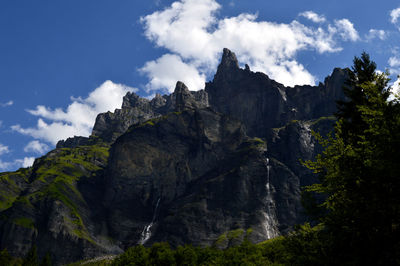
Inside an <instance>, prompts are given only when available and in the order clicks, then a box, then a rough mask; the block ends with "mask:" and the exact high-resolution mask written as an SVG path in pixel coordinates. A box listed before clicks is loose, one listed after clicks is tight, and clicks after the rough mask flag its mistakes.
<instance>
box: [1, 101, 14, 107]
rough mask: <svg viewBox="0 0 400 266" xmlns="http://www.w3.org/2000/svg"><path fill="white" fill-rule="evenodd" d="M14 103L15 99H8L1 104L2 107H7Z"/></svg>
mask: <svg viewBox="0 0 400 266" xmlns="http://www.w3.org/2000/svg"><path fill="white" fill-rule="evenodd" d="M13 104H14V102H13V101H8V102H5V103H0V106H1V107H7V106H11V105H13Z"/></svg>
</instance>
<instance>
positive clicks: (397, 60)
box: [388, 56, 400, 67]
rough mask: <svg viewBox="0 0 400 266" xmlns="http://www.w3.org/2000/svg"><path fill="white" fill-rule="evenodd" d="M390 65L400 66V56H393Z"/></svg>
mask: <svg viewBox="0 0 400 266" xmlns="http://www.w3.org/2000/svg"><path fill="white" fill-rule="evenodd" d="M388 63H389V66H390V67H399V66H400V58H398V57H396V56H392V57H390V58H389V60H388Z"/></svg>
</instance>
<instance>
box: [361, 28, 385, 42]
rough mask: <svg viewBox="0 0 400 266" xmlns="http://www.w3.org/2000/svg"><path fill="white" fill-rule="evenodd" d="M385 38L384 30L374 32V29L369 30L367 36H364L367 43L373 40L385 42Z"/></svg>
mask: <svg viewBox="0 0 400 266" xmlns="http://www.w3.org/2000/svg"><path fill="white" fill-rule="evenodd" d="M386 37H387V33H386V32H385V31H384V30H376V29H370V30H369V32H368V34H367V35H366V39H367V40H368V41H370V40H373V39H376V38H378V39H380V40H385V39H386Z"/></svg>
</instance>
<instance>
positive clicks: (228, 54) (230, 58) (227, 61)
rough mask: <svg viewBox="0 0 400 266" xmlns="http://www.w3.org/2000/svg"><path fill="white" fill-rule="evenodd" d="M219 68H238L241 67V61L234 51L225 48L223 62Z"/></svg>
mask: <svg viewBox="0 0 400 266" xmlns="http://www.w3.org/2000/svg"><path fill="white" fill-rule="evenodd" d="M218 68H223V69H226V70H228V69H232V68H233V69H238V68H239V62H238V60H237V58H236V55H235V53H234V52H232V51H231V50H229V49H228V48H224V50H223V53H222V59H221V63H220V65H219V67H218Z"/></svg>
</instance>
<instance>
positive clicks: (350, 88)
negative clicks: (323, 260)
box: [306, 53, 400, 265]
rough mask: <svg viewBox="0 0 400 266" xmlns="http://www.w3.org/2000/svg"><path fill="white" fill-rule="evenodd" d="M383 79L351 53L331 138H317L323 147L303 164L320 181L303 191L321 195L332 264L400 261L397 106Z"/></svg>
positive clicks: (399, 116) (364, 59)
mask: <svg viewBox="0 0 400 266" xmlns="http://www.w3.org/2000/svg"><path fill="white" fill-rule="evenodd" d="M388 81H389V79H388V73H377V72H376V64H375V63H374V62H372V61H371V60H370V58H369V56H368V54H366V53H363V54H362V55H361V58H357V57H355V59H354V65H353V67H352V69H351V70H349V80H348V82H347V83H346V87H345V88H344V92H345V95H346V96H347V97H348V99H347V101H342V102H339V103H338V107H339V112H338V113H337V114H336V116H337V119H338V122H337V124H336V126H335V133H334V136H331V137H329V138H328V139H322V138H321V137H319V139H320V141H321V143H322V144H323V145H324V146H325V150H324V152H323V153H322V154H320V155H318V156H317V158H316V161H314V162H307V163H306V166H308V167H309V168H310V169H312V170H314V172H315V173H318V174H319V177H320V180H321V183H320V184H315V185H312V186H310V187H308V189H307V190H308V191H311V192H316V193H321V194H323V195H324V196H325V201H324V202H323V204H322V205H321V207H323V209H325V212H323V215H322V216H321V217H320V218H319V220H320V222H321V223H322V224H323V225H324V226H325V232H326V233H327V234H328V235H329V238H328V239H330V240H331V241H329V250H330V257H331V258H332V259H333V261H332V262H333V264H335V263H336V264H337V263H339V264H342V265H362V264H365V265H385V264H386V265H392V264H396V263H399V262H400V261H398V255H399V250H400V244H399V243H400V241H399V239H400V238H399V237H400V235H399V233H400V197H399V195H400V163H399V158H400V107H399V103H398V101H396V100H394V101H389V100H388V97H389V95H390V88H389V89H388V88H387V84H388ZM396 255H397V256H396ZM335 260H336V261H335ZM370 263H373V264H370Z"/></svg>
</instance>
